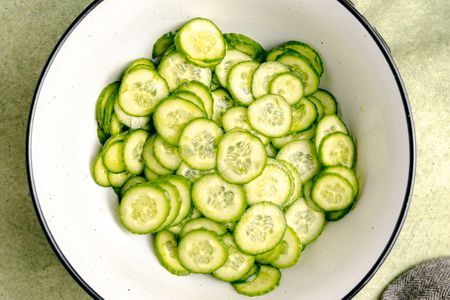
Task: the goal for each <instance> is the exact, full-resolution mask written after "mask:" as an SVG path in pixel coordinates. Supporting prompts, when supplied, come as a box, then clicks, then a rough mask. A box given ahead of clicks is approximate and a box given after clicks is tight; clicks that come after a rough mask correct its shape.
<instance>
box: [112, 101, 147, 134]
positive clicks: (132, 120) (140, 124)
mask: <svg viewBox="0 0 450 300" xmlns="http://www.w3.org/2000/svg"><path fill="white" fill-rule="evenodd" d="M114 114H115V115H116V117H117V119H118V120H119V122H120V123H122V124H124V125H125V126H127V127H129V128H131V129H139V128H143V129H146V130H149V129H150V124H149V123H150V117H149V116H146V117H133V116H130V115H129V114H127V113H126V112H124V111H123V109H122V108H120V105H119V101H117V100H116V101H115V102H114Z"/></svg>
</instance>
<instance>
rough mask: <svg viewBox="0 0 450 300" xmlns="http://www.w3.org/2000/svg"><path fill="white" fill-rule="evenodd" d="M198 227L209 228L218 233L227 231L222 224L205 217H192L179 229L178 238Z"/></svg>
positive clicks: (221, 233)
mask: <svg viewBox="0 0 450 300" xmlns="http://www.w3.org/2000/svg"><path fill="white" fill-rule="evenodd" d="M199 213H200V212H199ZM198 229H204V230H209V231H212V232H214V233H216V234H218V235H223V234H225V233H227V228H226V227H225V226H224V225H223V224H219V223H217V222H214V221H211V220H210V219H207V218H193V219H192V220H190V221H188V222H187V223H186V224H184V226H183V229H181V232H180V238H183V237H184V236H185V235H186V234H188V233H189V232H191V231H194V230H198Z"/></svg>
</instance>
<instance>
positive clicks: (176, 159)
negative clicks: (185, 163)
mask: <svg viewBox="0 0 450 300" xmlns="http://www.w3.org/2000/svg"><path fill="white" fill-rule="evenodd" d="M153 143H154V145H153V151H154V153H155V158H156V159H157V160H158V162H159V163H160V164H161V166H163V167H164V168H166V169H169V170H176V169H178V167H179V166H180V164H181V156H180V153H179V152H178V148H177V147H174V146H172V145H170V144H169V143H167V142H166V141H165V140H164V139H163V138H162V137H161V136H160V135H157V136H156V137H155V140H154V142H153Z"/></svg>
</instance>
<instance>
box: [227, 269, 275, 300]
mask: <svg viewBox="0 0 450 300" xmlns="http://www.w3.org/2000/svg"><path fill="white" fill-rule="evenodd" d="M280 280H281V272H280V270H278V269H277V268H274V267H271V266H264V265H262V266H261V267H260V270H259V272H258V273H257V274H256V276H255V277H254V278H253V280H250V281H248V282H243V283H233V287H234V289H235V290H236V291H237V292H238V293H239V294H242V295H245V296H250V297H254V296H261V295H264V294H267V293H269V292H271V291H273V290H274V289H276V288H277V287H278V285H279V284H280Z"/></svg>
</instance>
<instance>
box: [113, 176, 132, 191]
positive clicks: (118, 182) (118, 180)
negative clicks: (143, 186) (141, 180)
mask: <svg viewBox="0 0 450 300" xmlns="http://www.w3.org/2000/svg"><path fill="white" fill-rule="evenodd" d="M132 176H133V174H131V173H128V172H122V173H113V172H108V181H109V183H110V184H111V186H112V187H113V188H116V189H117V191H120V188H121V187H122V186H123V185H124V184H125V182H127V180H128V179H129V178H130V177H132Z"/></svg>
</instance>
